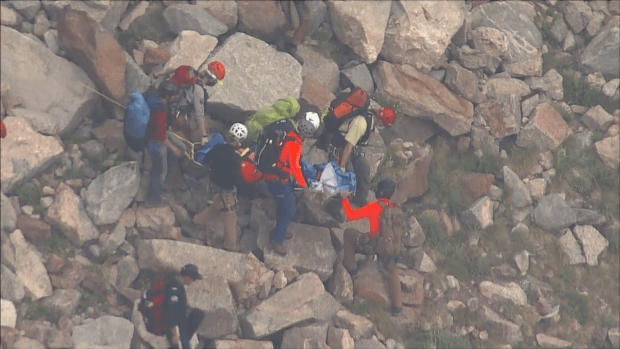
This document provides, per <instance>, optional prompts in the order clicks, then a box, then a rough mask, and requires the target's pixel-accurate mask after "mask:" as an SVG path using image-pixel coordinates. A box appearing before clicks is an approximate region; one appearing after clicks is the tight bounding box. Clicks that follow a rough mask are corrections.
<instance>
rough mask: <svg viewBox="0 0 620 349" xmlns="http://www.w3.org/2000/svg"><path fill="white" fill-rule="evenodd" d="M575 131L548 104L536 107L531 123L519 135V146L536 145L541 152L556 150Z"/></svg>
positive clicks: (531, 116)
mask: <svg viewBox="0 0 620 349" xmlns="http://www.w3.org/2000/svg"><path fill="white" fill-rule="evenodd" d="M572 132H573V131H572V130H571V128H570V127H569V126H568V124H567V123H566V121H564V119H563V118H562V116H561V115H560V114H559V113H558V112H557V111H556V110H555V109H554V108H553V107H552V106H551V105H550V104H548V103H542V104H539V105H537V106H536V108H535V109H534V111H533V112H532V114H531V115H530V121H529V122H528V123H527V124H526V125H525V126H523V127H522V128H521V131H520V132H519V134H518V135H517V143H516V144H517V145H518V146H520V147H527V146H529V145H531V144H535V145H536V146H537V147H538V149H540V150H554V149H555V148H557V147H558V146H559V145H560V144H561V143H562V142H563V141H564V140H565V139H566V137H568V136H570V134H571V133H572Z"/></svg>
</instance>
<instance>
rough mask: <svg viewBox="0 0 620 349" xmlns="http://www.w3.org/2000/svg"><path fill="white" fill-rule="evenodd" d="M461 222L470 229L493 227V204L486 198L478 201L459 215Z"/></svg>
mask: <svg viewBox="0 0 620 349" xmlns="http://www.w3.org/2000/svg"><path fill="white" fill-rule="evenodd" d="M461 222H462V223H463V224H465V225H468V226H470V227H479V228H482V229H486V228H487V227H489V226H491V225H493V202H492V201H491V199H489V197H488V196H483V197H481V198H480V199H478V200H477V201H476V202H475V203H474V204H473V205H472V206H471V207H470V208H468V209H467V210H465V211H463V213H461Z"/></svg>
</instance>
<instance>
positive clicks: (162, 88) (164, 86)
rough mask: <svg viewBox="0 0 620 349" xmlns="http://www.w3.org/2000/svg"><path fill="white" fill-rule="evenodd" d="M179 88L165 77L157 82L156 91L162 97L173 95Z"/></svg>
mask: <svg viewBox="0 0 620 349" xmlns="http://www.w3.org/2000/svg"><path fill="white" fill-rule="evenodd" d="M178 90H179V88H178V87H177V85H175V84H174V83H173V82H172V81H170V80H168V79H166V80H164V81H162V82H161V84H159V88H158V89H157V91H158V92H159V94H160V95H161V96H162V97H167V96H171V95H175V94H176V93H177V91H178Z"/></svg>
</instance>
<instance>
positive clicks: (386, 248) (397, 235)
mask: <svg viewBox="0 0 620 349" xmlns="http://www.w3.org/2000/svg"><path fill="white" fill-rule="evenodd" d="M395 190H396V185H395V183H394V181H393V180H391V179H389V178H384V179H382V180H381V181H379V183H378V184H377V190H376V191H375V196H376V197H377V201H373V202H369V203H368V204H366V205H365V206H363V207H360V208H358V209H353V208H352V207H351V204H350V203H349V199H348V198H344V199H343V200H342V206H343V208H344V212H345V215H346V217H347V219H348V220H358V219H364V218H366V219H368V222H369V225H370V230H369V231H368V233H362V232H360V231H359V230H357V229H354V228H347V229H345V231H344V243H343V249H344V260H343V264H344V266H345V268H347V270H348V271H349V272H350V273H351V274H353V273H355V272H356V271H357V261H356V260H355V252H356V251H357V252H362V253H366V254H375V253H376V254H377V256H378V257H379V259H380V260H381V263H382V264H383V267H384V268H385V269H386V270H387V272H388V277H387V279H388V293H389V296H390V301H391V303H392V313H393V314H394V315H396V314H398V313H400V312H401V311H402V309H403V305H402V298H401V290H400V278H399V276H398V268H397V267H396V257H397V256H398V254H399V253H400V251H401V249H402V236H403V233H404V218H405V217H404V216H405V215H404V213H403V211H402V210H401V209H400V208H398V207H395V206H394V204H393V203H392V202H391V201H390V198H391V197H392V195H393V194H394V191H395Z"/></svg>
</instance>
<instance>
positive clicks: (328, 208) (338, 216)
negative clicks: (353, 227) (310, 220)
mask: <svg viewBox="0 0 620 349" xmlns="http://www.w3.org/2000/svg"><path fill="white" fill-rule="evenodd" d="M341 208H342V204H341V203H340V201H338V200H331V201H330V202H328V203H327V204H326V205H325V212H327V213H329V214H330V215H331V216H332V217H334V219H335V220H336V221H337V222H338V223H344V216H343V215H342V212H341Z"/></svg>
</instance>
